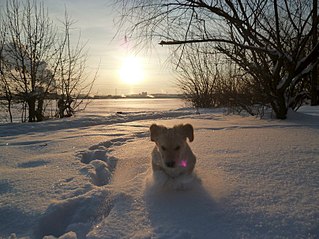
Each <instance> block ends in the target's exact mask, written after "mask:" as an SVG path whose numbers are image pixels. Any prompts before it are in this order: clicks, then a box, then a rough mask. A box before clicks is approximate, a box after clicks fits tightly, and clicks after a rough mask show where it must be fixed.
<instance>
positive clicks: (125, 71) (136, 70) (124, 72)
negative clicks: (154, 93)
mask: <svg viewBox="0 0 319 239" xmlns="http://www.w3.org/2000/svg"><path fill="white" fill-rule="evenodd" d="M119 75H120V78H121V80H122V81H123V82H124V83H126V84H129V85H136V84H138V83H140V82H141V81H143V79H144V69H143V64H142V61H141V59H140V58H138V57H133V56H129V57H126V58H124V60H123V62H122V66H121V68H120V69H119Z"/></svg>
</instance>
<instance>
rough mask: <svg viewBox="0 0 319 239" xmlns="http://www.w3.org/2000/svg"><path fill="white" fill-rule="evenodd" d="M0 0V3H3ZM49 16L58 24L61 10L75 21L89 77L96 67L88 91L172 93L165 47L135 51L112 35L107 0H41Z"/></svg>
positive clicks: (113, 18) (111, 14) (113, 27)
mask: <svg viewBox="0 0 319 239" xmlns="http://www.w3.org/2000/svg"><path fill="white" fill-rule="evenodd" d="M5 2H6V1H5V0H0V6H1V5H2V6H4V5H5ZM43 2H44V5H45V7H47V8H48V10H49V16H50V17H51V19H52V20H53V21H56V22H57V24H59V20H63V17H64V13H65V9H67V11H68V14H69V16H70V17H71V18H72V19H73V20H74V21H75V24H74V25H73V27H74V33H73V34H74V39H76V38H77V37H78V34H81V39H82V41H83V42H85V43H86V47H87V51H88V61H87V68H88V71H87V72H88V74H89V79H92V78H93V77H94V75H95V73H96V71H97V69H98V78H97V80H96V81H95V84H94V87H93V90H92V94H99V95H108V94H112V95H114V94H117V95H122V94H131V93H141V92H145V91H146V92H148V93H149V94H152V93H153V94H154V93H176V92H178V89H177V88H176V85H175V83H174V76H173V73H172V71H171V67H170V65H169V64H168V56H169V54H168V49H166V48H165V47H161V46H159V45H158V46H157V45H156V44H154V48H152V49H145V50H142V51H139V52H137V50H136V49H135V48H134V47H133V46H134V39H126V40H128V42H126V43H125V40H124V39H125V36H124V35H116V33H117V27H116V25H115V23H114V22H115V21H116V18H117V17H118V15H117V13H116V12H117V10H116V9H114V6H112V4H111V1H110V0H91V1H86V0H44V1H43Z"/></svg>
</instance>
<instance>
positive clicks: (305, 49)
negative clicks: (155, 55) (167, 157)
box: [116, 0, 319, 119]
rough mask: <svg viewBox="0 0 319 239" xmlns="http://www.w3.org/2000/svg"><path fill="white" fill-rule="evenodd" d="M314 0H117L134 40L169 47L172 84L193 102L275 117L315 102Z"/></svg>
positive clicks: (318, 56) (318, 48)
mask: <svg viewBox="0 0 319 239" xmlns="http://www.w3.org/2000/svg"><path fill="white" fill-rule="evenodd" d="M317 1H318V0H313V1H300V0H282V1H278V0H257V1H250V0H225V1H219V0H209V1H205V0H181V1H177V0H156V1H155V0H154V1H153V0H151V1H149V0H140V1H134V0H117V1H116V2H117V4H118V6H119V7H120V9H121V11H122V14H121V18H120V20H119V22H118V23H119V26H120V29H124V34H125V35H126V36H127V37H133V38H134V39H135V40H136V41H137V44H138V45H141V44H142V45H143V46H145V44H146V43H150V42H153V41H154V40H155V41H158V43H159V44H161V45H165V46H171V47H172V50H173V52H174V55H175V57H173V63H174V66H175V69H176V70H177V73H178V85H179V86H180V88H181V90H182V91H183V92H184V93H185V95H186V97H187V99H188V100H190V101H191V102H192V103H193V105H194V106H196V107H214V106H229V107H234V108H238V109H243V110H246V111H247V112H249V113H250V114H262V112H263V109H264V108H265V107H270V108H271V109H272V110H273V112H274V114H275V116H276V117H277V118H278V119H285V118H286V117H287V112H288V110H289V109H290V108H291V109H293V110H297V109H298V108H299V107H300V106H301V105H302V104H304V103H305V102H311V104H312V105H318V102H319V93H318V92H319V90H318V61H319V43H318V12H317V10H318V3H317Z"/></svg>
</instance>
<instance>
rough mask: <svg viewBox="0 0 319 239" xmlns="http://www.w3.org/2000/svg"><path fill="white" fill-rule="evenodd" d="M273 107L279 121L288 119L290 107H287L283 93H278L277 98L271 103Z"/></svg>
mask: <svg viewBox="0 0 319 239" xmlns="http://www.w3.org/2000/svg"><path fill="white" fill-rule="evenodd" d="M271 106H272V109H273V110H274V112H275V115H276V118H277V119H282V120H284V119H286V118H287V113H288V106H287V105H286V99H285V96H284V94H283V93H279V94H278V93H277V97H276V99H274V100H273V101H272V102H271Z"/></svg>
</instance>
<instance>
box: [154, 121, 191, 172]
mask: <svg viewBox="0 0 319 239" xmlns="http://www.w3.org/2000/svg"><path fill="white" fill-rule="evenodd" d="M150 131H151V140H152V141H154V142H155V143H156V147H157V148H158V151H159V152H160V155H161V160H162V164H163V165H164V166H165V167H168V168H175V167H178V166H181V167H186V165H184V163H185V162H186V161H185V160H184V159H183V152H184V151H185V147H186V145H187V142H186V140H187V138H188V139H189V141H190V142H192V141H193V140H194V130H193V126H192V125H190V124H185V125H177V126H174V127H173V128H166V127H165V126H161V125H156V124H153V125H151V127H150Z"/></svg>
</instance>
